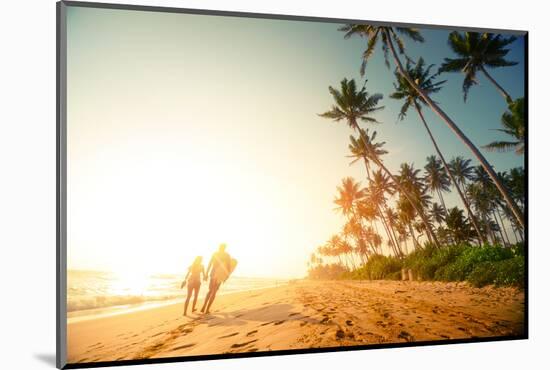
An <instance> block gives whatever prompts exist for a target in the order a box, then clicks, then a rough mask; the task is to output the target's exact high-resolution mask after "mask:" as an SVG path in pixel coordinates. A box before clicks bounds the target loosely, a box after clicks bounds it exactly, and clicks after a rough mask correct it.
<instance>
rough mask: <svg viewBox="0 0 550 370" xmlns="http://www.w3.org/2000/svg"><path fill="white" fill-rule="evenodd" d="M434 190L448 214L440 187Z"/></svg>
mask: <svg viewBox="0 0 550 370" xmlns="http://www.w3.org/2000/svg"><path fill="white" fill-rule="evenodd" d="M428 132H429V131H428ZM442 161H443V160H442ZM436 192H437V195H438V197H439V201H440V202H441V205H442V206H443V209H444V210H445V215H448V214H449V210H448V209H447V205H446V204H445V199H443V194H442V193H441V189H436Z"/></svg>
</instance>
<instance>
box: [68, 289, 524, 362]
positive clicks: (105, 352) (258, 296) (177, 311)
mask: <svg viewBox="0 0 550 370" xmlns="http://www.w3.org/2000/svg"><path fill="white" fill-rule="evenodd" d="M201 304H202V300H199V301H198V302H197V307H198V308H199V309H200V307H201ZM524 309H525V306H524V292H523V291H521V290H519V289H516V288H495V287H484V288H473V287H471V286H469V285H467V284H464V283H440V282H401V281H350V280H348V281H308V280H304V281H296V282H292V283H288V284H285V285H281V286H277V287H271V288H260V289H256V290H254V291H244V292H228V293H227V294H224V295H220V296H219V297H217V299H216V301H215V302H214V305H213V307H212V312H211V314H210V315H197V314H195V313H192V314H189V317H183V316H182V311H183V303H174V304H169V305H163V306H161V307H154V308H149V309H145V310H141V311H135V312H129V313H124V314H120V315H116V316H107V317H100V318H95V319H90V320H86V321H79V322H73V323H69V324H68V325H67V339H68V341H67V343H68V362H69V363H78V362H81V363H82V362H84V363H85V362H96V361H114V360H129V359H144V358H159V357H175V356H187V355H193V356H196V355H206V354H220V353H233V352H255V351H271V350H282V349H303V348H319V347H338V346H353V345H368V344H377V343H400V342H414V341H426V340H431V341H437V340H445V339H462V338H475V337H498V336H503V335H521V334H522V333H523V332H524V323H523V318H524Z"/></svg>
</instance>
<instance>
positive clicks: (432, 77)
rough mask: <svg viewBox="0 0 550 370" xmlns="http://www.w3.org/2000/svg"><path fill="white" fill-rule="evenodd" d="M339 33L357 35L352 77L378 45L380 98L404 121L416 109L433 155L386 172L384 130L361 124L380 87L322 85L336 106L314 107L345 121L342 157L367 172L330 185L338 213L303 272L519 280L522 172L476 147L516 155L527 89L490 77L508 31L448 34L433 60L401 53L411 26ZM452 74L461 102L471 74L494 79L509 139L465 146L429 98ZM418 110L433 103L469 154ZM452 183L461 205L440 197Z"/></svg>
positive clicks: (502, 61) (502, 58) (368, 118)
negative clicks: (448, 144) (442, 52)
mask: <svg viewBox="0 0 550 370" xmlns="http://www.w3.org/2000/svg"><path fill="white" fill-rule="evenodd" d="M339 31H341V32H343V36H344V38H345V39H347V38H351V37H360V38H362V39H363V40H365V45H366V48H365V50H364V52H363V60H362V65H361V69H360V73H361V76H365V77H368V62H369V59H370V58H371V57H372V55H373V54H374V53H375V52H376V51H377V49H378V48H380V50H381V52H382V53H383V55H384V58H385V62H386V65H387V66H388V73H390V74H392V75H393V77H394V83H393V86H394V89H393V92H392V93H391V94H390V96H389V99H392V100H395V101H398V102H399V103H400V105H401V109H400V110H399V111H398V112H395V117H396V119H398V120H400V121H406V120H407V118H408V117H409V116H410V115H415V116H417V117H418V118H419V120H420V122H421V123H422V124H421V125H420V126H418V130H421V131H422V132H423V133H425V135H427V137H428V138H429V139H430V141H431V147H432V149H433V155H429V156H428V157H427V158H426V159H425V162H424V163H423V164H421V165H418V166H416V167H415V165H413V164H412V163H407V162H404V163H401V165H400V168H399V170H397V171H394V172H392V171H390V170H389V169H388V167H387V166H386V165H385V164H384V158H385V157H386V156H391V153H390V152H388V151H387V150H386V149H385V148H384V146H385V141H384V140H391V138H380V137H379V136H378V134H377V132H376V131H374V130H372V127H369V126H371V124H373V123H381V122H378V121H377V120H376V119H375V118H374V113H376V112H377V111H380V110H382V109H384V107H383V106H382V101H383V99H384V97H383V96H382V95H381V94H378V93H376V92H372V91H368V89H367V88H368V86H367V83H366V82H365V83H364V84H363V83H361V84H360V85H362V87H360V86H358V83H357V82H356V81H355V80H353V79H343V80H342V81H341V83H340V86H337V87H332V86H330V87H329V93H330V95H331V96H332V98H333V105H332V106H331V107H328V110H326V111H324V112H323V113H320V114H319V115H320V116H321V117H323V118H326V119H327V120H331V121H335V122H340V123H343V124H346V125H347V126H349V128H350V141H349V143H348V148H349V157H350V158H351V161H352V163H355V165H358V166H362V167H363V168H364V178H361V179H354V178H352V177H346V178H344V179H341V181H340V184H339V185H338V186H337V188H336V197H335V200H334V203H335V204H336V210H337V212H339V213H340V214H341V216H342V217H343V219H344V220H345V223H344V226H343V227H342V230H341V231H340V232H339V233H338V234H336V235H327V242H326V243H325V244H323V245H321V246H317V247H316V249H315V252H314V253H312V254H311V256H310V260H309V261H308V266H309V277H310V278H320V279H326V278H366V279H383V278H392V279H400V278H401V271H402V269H404V268H409V269H411V271H413V272H414V274H415V277H416V278H418V279H436V280H450V281H453V280H454V281H458V280H468V281H470V282H472V283H474V284H475V285H479V286H481V285H484V284H502V285H511V284H515V285H522V284H523V279H524V269H525V267H524V229H525V218H524V212H525V206H526V205H525V190H526V189H525V184H526V178H525V171H524V168H523V167H516V168H511V169H509V170H508V171H505V172H496V171H495V170H494V169H493V167H492V166H491V164H490V163H489V162H488V161H487V160H486V159H485V157H484V155H483V152H482V151H499V152H507V151H512V152H514V153H515V155H518V156H523V155H524V151H525V134H526V133H525V131H526V126H525V112H524V97H522V96H519V97H513V96H511V95H510V94H509V93H508V92H507V91H506V90H505V89H504V88H503V87H502V86H501V85H500V84H499V82H498V81H496V80H495V78H494V77H493V76H492V75H491V70H493V69H495V68H506V67H508V66H513V65H515V64H516V62H514V61H512V60H508V59H507V54H508V52H509V50H508V49H507V46H508V45H510V44H511V43H512V42H514V41H515V40H516V38H515V37H514V36H503V35H500V34H491V33H476V32H456V31H454V32H450V33H449V36H448V45H449V56H448V57H447V58H445V59H444V62H443V63H442V64H441V65H440V66H435V65H432V64H429V63H428V61H426V60H424V59H423V58H422V57H420V58H418V59H416V60H413V59H411V58H409V57H408V55H407V51H406V48H405V41H407V42H408V41H412V42H419V43H421V42H424V38H423V36H422V34H421V33H420V31H419V30H417V29H413V28H399V27H385V26H372V25H366V24H363V25H356V24H347V25H344V26H342V27H340V28H339ZM392 66H393V67H394V69H392ZM449 73H459V74H462V75H463V77H464V81H463V85H462V90H463V91H462V93H463V98H464V104H465V103H466V102H467V98H468V93H469V91H470V89H472V88H475V86H476V85H477V84H478V83H479V80H480V79H484V81H485V82H487V83H488V85H490V86H492V87H494V93H495V94H498V95H501V96H502V98H503V99H504V101H505V103H506V105H507V106H508V109H507V110H506V111H504V112H502V116H501V122H500V125H501V129H499V131H500V132H502V133H504V134H506V135H507V137H509V139H507V140H495V141H492V142H488V143H486V144H485V145H483V146H481V148H478V147H476V146H475V145H474V144H473V142H472V141H471V140H470V139H469V138H468V137H467V136H466V135H465V134H464V133H463V131H462V130H461V129H460V125H461V122H460V121H459V118H456V120H455V118H454V117H453V118H451V117H450V116H449V115H448V114H447V113H446V112H445V108H444V107H442V106H440V104H439V103H437V102H436V98H435V96H436V95H437V94H438V93H440V92H441V91H442V90H444V89H445V82H446V81H445V80H444V77H445V75H446V74H449ZM321 109H322V108H320V110H321ZM325 109H327V108H326V107H325ZM425 110H432V111H433V113H435V115H436V117H437V119H438V120H440V122H437V124H441V123H442V124H444V125H446V126H447V127H448V129H449V130H450V132H452V134H454V135H456V137H457V138H458V139H459V140H460V141H461V142H462V143H463V144H464V145H465V147H466V148H467V149H468V150H469V151H470V152H471V154H472V157H473V158H475V159H474V160H471V159H466V158H464V157H462V156H459V155H452V154H449V153H445V148H442V147H440V146H439V145H438V142H437V140H436V139H435V138H434V136H433V134H432V131H431V130H430V122H427V120H426V118H425V116H424V112H425ZM432 124H435V122H434V123H432ZM453 192H454V193H455V194H456V195H457V196H458V199H459V200H460V204H459V206H453V207H449V206H448V205H447V202H446V197H447V196H448V195H449V194H451V193H453ZM383 246H385V248H383ZM384 251H386V252H384ZM416 278H415V279H416Z"/></svg>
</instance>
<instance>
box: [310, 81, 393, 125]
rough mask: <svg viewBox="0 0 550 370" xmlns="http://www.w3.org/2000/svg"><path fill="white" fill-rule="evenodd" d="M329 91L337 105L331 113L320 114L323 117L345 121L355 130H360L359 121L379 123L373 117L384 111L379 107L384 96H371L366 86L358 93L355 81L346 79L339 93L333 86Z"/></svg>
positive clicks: (341, 83) (342, 82) (341, 84)
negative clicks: (376, 113) (377, 112)
mask: <svg viewBox="0 0 550 370" xmlns="http://www.w3.org/2000/svg"><path fill="white" fill-rule="evenodd" d="M328 90H329V92H330V94H331V95H332V97H333V98H334V102H335V103H336V104H335V105H333V106H332V107H331V109H330V110H329V111H327V112H325V113H322V114H320V116H321V117H324V118H330V119H332V120H334V121H336V122H340V121H341V120H345V121H346V122H347V124H348V125H349V126H350V127H351V128H352V129H353V130H358V129H359V124H358V121H363V122H370V123H378V121H377V120H376V119H375V118H373V117H371V115H372V114H373V113H374V112H376V111H379V110H381V109H384V107H383V106H382V107H379V106H378V103H379V102H380V100H381V99H382V94H374V95H370V94H369V93H368V92H367V90H366V89H365V86H363V88H362V89H361V90H359V91H357V85H356V84H355V80H353V79H351V80H349V81H348V80H347V79H346V78H344V79H343V80H342V81H341V82H340V90H339V91H338V90H336V89H335V88H333V87H332V86H329V88H328Z"/></svg>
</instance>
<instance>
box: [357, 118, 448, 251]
mask: <svg viewBox="0 0 550 370" xmlns="http://www.w3.org/2000/svg"><path fill="white" fill-rule="evenodd" d="M354 127H355V129H356V130H357V131H359V135H360V136H361V139H362V140H363V141H364V142H365V143H368V140H367V138H365V137H364V136H363V131H361V129H360V128H359V125H358V124H357V123H354ZM372 160H373V161H374V162H375V163H376V165H377V166H378V167H380V168H381V169H382V170H384V172H385V173H386V174H387V175H388V176H389V177H390V179H391V180H392V181H393V183H394V184H395V186H397V188H398V189H399V192H400V193H402V194H403V195H404V196H405V197H406V198H407V200H408V201H409V203H411V205H412V207H413V208H414V209H415V211H416V212H417V213H418V215H419V216H420V218H421V219H422V222H424V225H426V230H427V232H428V233H430V234H431V236H432V237H433V239H434V244H435V246H436V247H437V248H440V245H439V242H438V240H437V237H436V236H435V234H433V231H432V230H431V228H430V223H429V222H428V218H427V217H426V215H425V214H424V211H423V210H422V209H420V208H419V207H418V206H417V205H416V204H415V202H414V201H413V198H412V197H411V196H410V195H409V193H408V192H407V191H405V189H404V188H403V187H402V186H401V185H400V184H399V182H398V181H397V179H396V178H395V176H393V174H392V173H391V172H390V171H389V170H388V169H387V168H386V166H384V164H382V162H381V161H380V160H379V159H378V158H376V157H373V158H372Z"/></svg>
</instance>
